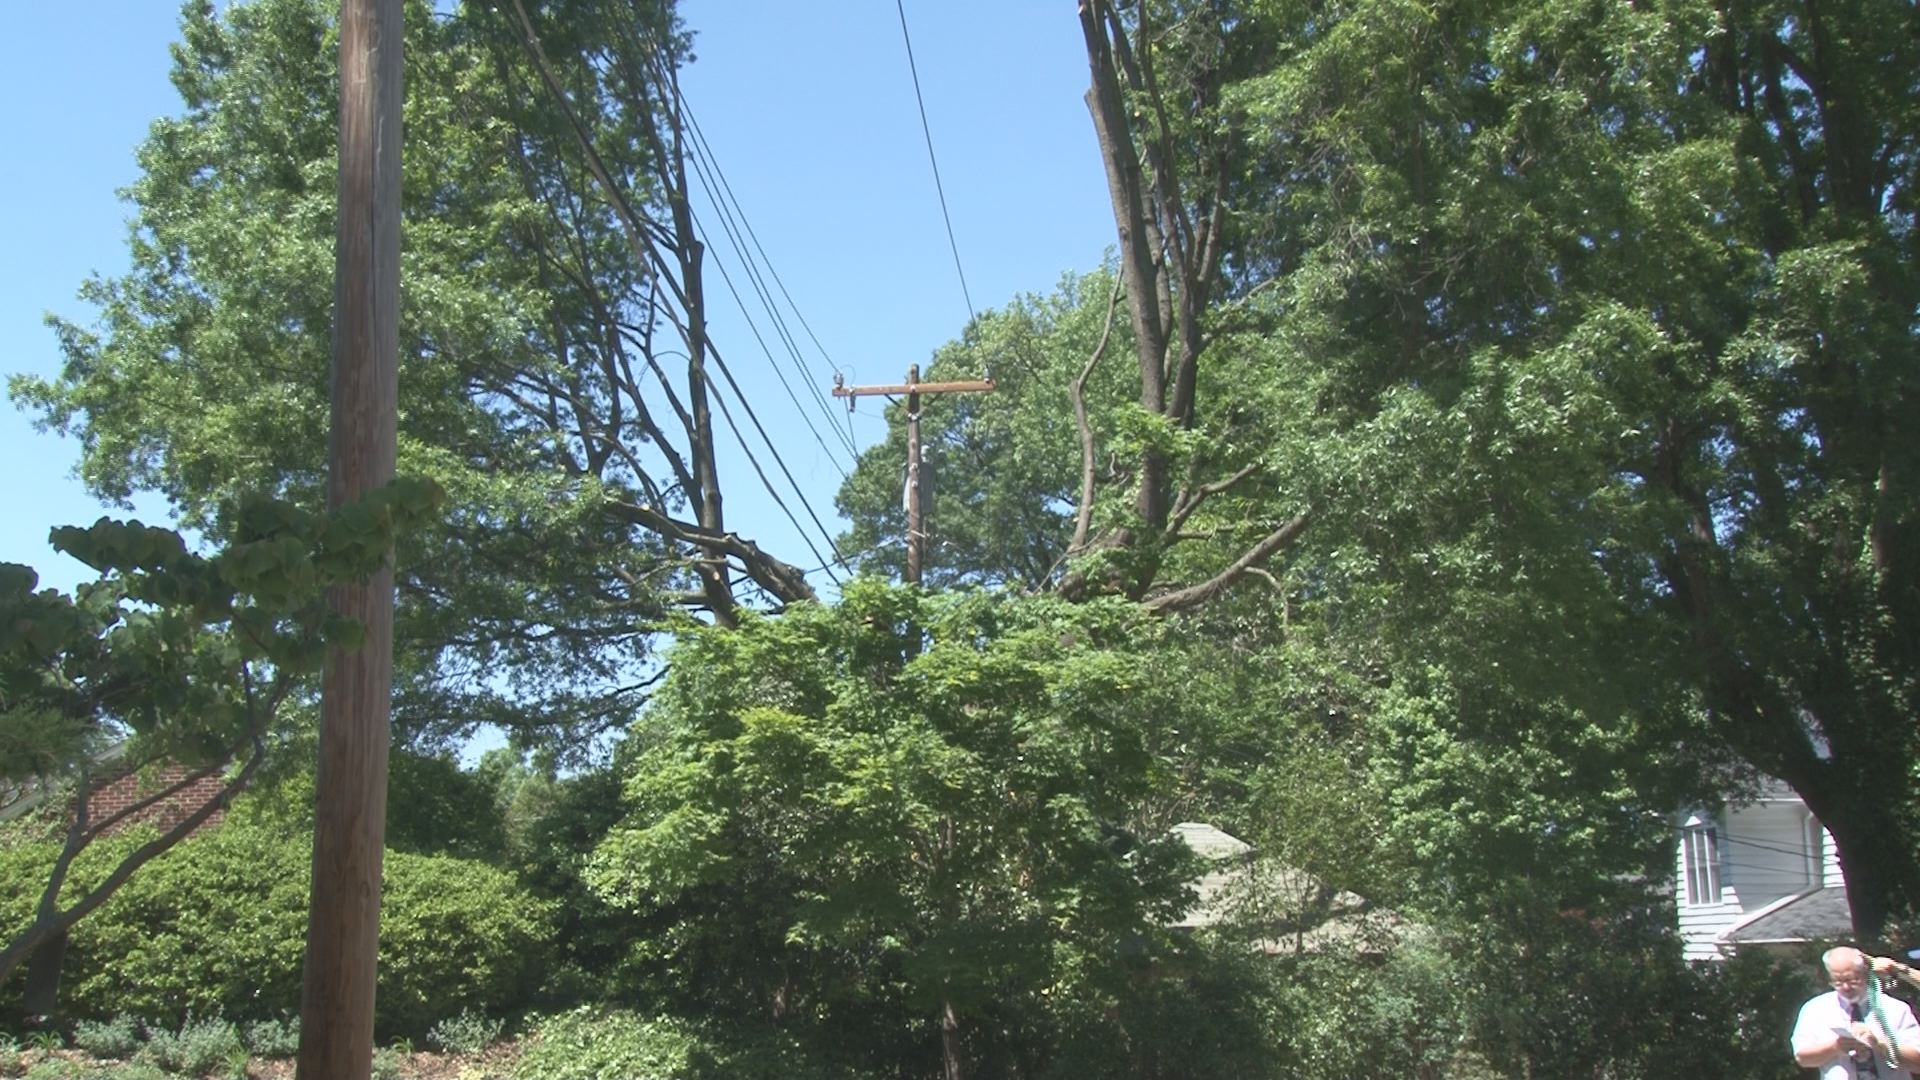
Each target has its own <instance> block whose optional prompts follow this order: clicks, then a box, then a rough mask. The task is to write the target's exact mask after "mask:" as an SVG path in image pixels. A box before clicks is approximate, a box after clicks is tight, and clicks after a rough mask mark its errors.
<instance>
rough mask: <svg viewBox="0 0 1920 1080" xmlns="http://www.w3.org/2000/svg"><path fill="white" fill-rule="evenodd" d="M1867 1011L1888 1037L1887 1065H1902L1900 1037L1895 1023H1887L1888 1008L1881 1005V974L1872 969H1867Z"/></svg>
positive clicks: (1897, 1066)
mask: <svg viewBox="0 0 1920 1080" xmlns="http://www.w3.org/2000/svg"><path fill="white" fill-rule="evenodd" d="M1867 1011H1868V1012H1870V1013H1872V1014H1873V1019H1874V1022H1875V1023H1878V1024H1879V1025H1880V1034H1882V1035H1884V1036H1886V1039H1887V1067H1888V1068H1890V1069H1898V1068H1899V1067H1900V1037H1899V1036H1898V1035H1895V1034H1894V1033H1893V1025H1892V1024H1889V1023H1887V1013H1886V1010H1884V1009H1882V1008H1881V1007H1880V976H1878V975H1875V974H1874V973H1873V971H1872V970H1871V969H1869V970H1868V971H1867Z"/></svg>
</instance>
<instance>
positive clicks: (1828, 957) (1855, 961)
mask: <svg viewBox="0 0 1920 1080" xmlns="http://www.w3.org/2000/svg"><path fill="white" fill-rule="evenodd" d="M1820 962H1821V963H1822V964H1824V965H1825V966H1826V969H1827V970H1828V971H1845V970H1848V969H1855V970H1857V969H1860V968H1864V967H1866V966H1867V954H1866V953H1863V952H1861V951H1860V950H1859V949H1856V948H1854V947H1853V946H1851V945H1840V946H1836V947H1834V948H1831V949H1828V950H1827V951H1826V952H1823V953H1821V954H1820Z"/></svg>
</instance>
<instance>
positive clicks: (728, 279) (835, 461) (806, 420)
mask: <svg viewBox="0 0 1920 1080" xmlns="http://www.w3.org/2000/svg"><path fill="white" fill-rule="evenodd" d="M694 228H695V229H697V230H698V231H699V233H700V241H701V243H705V244H707V254H708V255H713V254H714V251H713V245H712V244H711V243H708V241H707V230H706V228H705V227H704V226H702V225H701V224H700V221H699V218H698V217H695V218H694ZM713 265H714V266H715V267H716V268H717V269H718V270H719V271H720V280H721V281H723V282H725V283H726V286H727V292H728V293H729V294H731V295H732V296H733V302H734V304H735V306H737V307H739V309H740V317H741V318H742V319H744V320H746V324H747V330H748V331H749V332H751V333H752V334H753V340H755V341H757V342H759V343H760V351H761V352H763V353H766V354H767V366H768V367H770V368H772V369H773V376H774V378H776V379H778V380H780V388H781V389H782V390H785V391H786V392H787V400H789V401H791V402H793V407H794V410H795V411H797V412H798V413H799V414H800V422H801V423H803V424H805V425H806V426H807V431H808V433H810V434H811V435H812V436H813V441H814V442H815V443H817V444H819V446H820V450H821V452H822V453H824V454H826V455H827V461H828V462H829V463H831V464H832V465H833V467H834V470H835V471H836V472H838V473H839V474H840V478H841V479H842V480H845V479H847V470H846V469H845V468H843V467H842V466H841V464H840V459H839V457H837V456H836V455H835V453H834V451H833V450H832V449H830V448H829V447H828V446H827V441H826V440H825V439H823V438H821V437H820V430H819V429H818V428H816V427H814V426H813V419H812V418H811V417H809V416H808V415H807V411H806V407H805V406H803V405H801V404H800V397H799V395H798V394H796V393H794V390H793V384H791V383H789V382H788V381H787V376H786V374H785V373H784V372H782V371H781V370H780V365H779V364H777V363H775V362H774V359H773V350H772V349H770V348H768V347H767V339H766V338H765V337H762V336H761V334H760V327H759V325H758V324H756V323H755V322H754V321H753V315H752V314H751V313H749V312H748V311H747V302H746V300H745V299H744V298H743V297H741V295H740V290H739V289H738V288H736V287H735V286H734V284H733V275H732V274H729V273H727V265H726V263H724V262H722V261H721V260H720V259H719V258H717V257H716V258H714V260H713ZM827 426H828V428H829V429H831V430H835V431H838V430H839V429H837V428H834V427H833V425H832V424H828V425H827Z"/></svg>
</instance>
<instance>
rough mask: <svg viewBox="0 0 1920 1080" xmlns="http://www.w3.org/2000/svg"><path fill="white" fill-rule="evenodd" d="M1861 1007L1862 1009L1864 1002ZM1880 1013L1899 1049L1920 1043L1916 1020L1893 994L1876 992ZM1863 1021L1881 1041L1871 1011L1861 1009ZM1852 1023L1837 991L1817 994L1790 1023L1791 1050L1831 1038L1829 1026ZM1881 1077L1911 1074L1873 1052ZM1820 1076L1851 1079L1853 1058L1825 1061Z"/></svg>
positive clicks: (1901, 1078)
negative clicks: (1791, 1023)
mask: <svg viewBox="0 0 1920 1080" xmlns="http://www.w3.org/2000/svg"><path fill="white" fill-rule="evenodd" d="M1861 1008H1862V1010H1865V1009H1866V1006H1865V1004H1864V1003H1862V1005H1861ZM1880 1013H1881V1015H1882V1016H1884V1017H1886V1020H1887V1026H1888V1027H1890V1028H1892V1029H1893V1037H1894V1039H1895V1040H1897V1041H1898V1042H1899V1045H1900V1048H1901V1049H1902V1050H1904V1049H1906V1048H1907V1047H1909V1046H1920V1022H1916V1021H1915V1020H1914V1018H1913V1010H1912V1009H1910V1008H1908V1007H1907V1003H1906V1002H1904V1001H1901V1000H1900V999H1899V998H1897V997H1890V996H1888V995H1886V994H1881V995H1880ZM1862 1015H1863V1016H1865V1017H1866V1020H1865V1023H1866V1024H1867V1026H1868V1027H1870V1028H1872V1029H1873V1030H1874V1032H1875V1033H1876V1034H1878V1035H1879V1036H1880V1038H1881V1039H1882V1040H1883V1041H1884V1040H1885V1039H1886V1033H1885V1032H1883V1031H1881V1030H1880V1022H1879V1021H1878V1020H1876V1019H1874V1017H1873V1014H1872V1013H1871V1012H1865V1011H1863V1012H1862ZM1852 1027H1853V1014H1852V1013H1851V1012H1850V1011H1849V1010H1848V1006H1847V1003H1846V1001H1845V1000H1844V999H1842V998H1841V997H1840V993H1839V991H1837V990H1836V991H1834V992H1832V993H1828V994H1821V995H1820V996H1819V997H1817V998H1814V999H1812V1000H1811V1001H1808V1002H1807V1003H1806V1004H1805V1005H1802V1006H1800V1018H1799V1019H1798V1020H1796V1021H1794V1024H1793V1052H1794V1053H1795V1054H1798V1053H1799V1052H1800V1051H1801V1050H1802V1049H1803V1048H1807V1047H1814V1046H1819V1045H1821V1044H1822V1043H1825V1042H1827V1041H1828V1040H1830V1039H1832V1038H1833V1029H1834V1028H1840V1029H1842V1030H1849V1029H1851V1028H1852ZM1876 1056H1877V1057H1878V1059H1879V1060H1878V1061H1876V1062H1875V1064H1877V1065H1879V1066H1880V1078H1881V1080H1912V1074H1910V1073H1908V1072H1907V1070H1905V1069H1896V1068H1893V1067H1892V1066H1890V1065H1888V1064H1887V1061H1886V1056H1885V1054H1884V1053H1877V1054H1876ZM1820 1080H1854V1075H1853V1062H1851V1061H1849V1060H1848V1059H1847V1055H1845V1054H1841V1055H1840V1056H1839V1057H1838V1058H1835V1059H1834V1060H1833V1061H1831V1062H1828V1063H1827V1064H1826V1065H1824V1066H1822V1067H1821V1069H1820Z"/></svg>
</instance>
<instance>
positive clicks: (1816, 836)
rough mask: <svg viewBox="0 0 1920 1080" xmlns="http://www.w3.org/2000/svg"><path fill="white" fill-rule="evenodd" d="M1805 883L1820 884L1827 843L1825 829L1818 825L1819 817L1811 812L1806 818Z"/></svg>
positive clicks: (1825, 865) (1824, 865)
mask: <svg viewBox="0 0 1920 1080" xmlns="http://www.w3.org/2000/svg"><path fill="white" fill-rule="evenodd" d="M1805 828H1806V851H1807V884H1808V885H1820V884H1822V882H1823V881H1824V879H1825V877H1826V869H1827V843H1826V830H1825V829H1822V828H1821V827H1820V819H1819V818H1817V817H1814V816H1813V815H1812V814H1808V815H1807V820H1806V825H1805Z"/></svg>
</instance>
